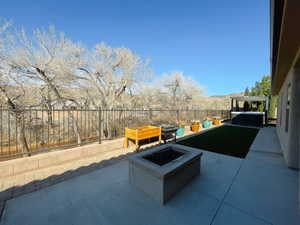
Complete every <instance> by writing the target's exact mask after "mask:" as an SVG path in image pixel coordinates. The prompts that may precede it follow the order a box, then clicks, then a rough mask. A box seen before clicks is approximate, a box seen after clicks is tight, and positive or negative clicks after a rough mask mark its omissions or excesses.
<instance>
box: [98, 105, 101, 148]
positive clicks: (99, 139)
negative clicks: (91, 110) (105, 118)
mask: <svg viewBox="0 0 300 225" xmlns="http://www.w3.org/2000/svg"><path fill="white" fill-rule="evenodd" d="M98 129H99V137H98V143H99V144H101V109H100V107H99V108H98Z"/></svg>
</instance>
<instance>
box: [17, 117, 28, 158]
mask: <svg viewBox="0 0 300 225" xmlns="http://www.w3.org/2000/svg"><path fill="white" fill-rule="evenodd" d="M18 120H19V121H18V124H20V137H19V141H20V143H21V149H22V152H23V153H24V156H30V155H31V154H30V149H29V146H28V143H27V139H26V134H25V132H26V129H25V118H24V115H21V116H19V119H18Z"/></svg>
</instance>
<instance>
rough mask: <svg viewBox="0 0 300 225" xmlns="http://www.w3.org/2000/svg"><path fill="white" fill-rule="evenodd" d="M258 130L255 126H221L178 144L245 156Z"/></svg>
mask: <svg viewBox="0 0 300 225" xmlns="http://www.w3.org/2000/svg"><path fill="white" fill-rule="evenodd" d="M258 131H259V130H258V129H255V128H247V127H235V126H221V127H218V128H215V129H212V130H208V131H206V132H204V133H202V134H199V135H196V136H193V137H191V138H188V139H185V140H182V141H179V142H177V144H181V145H186V146H189V147H193V148H200V149H204V150H208V151H211V152H216V153H221V154H225V155H231V156H236V157H240V158H245V157H246V155H247V153H248V151H249V148H250V146H251V144H252V142H253V140H254V138H255V137H256V135H257V133H258Z"/></svg>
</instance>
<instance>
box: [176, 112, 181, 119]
mask: <svg viewBox="0 0 300 225" xmlns="http://www.w3.org/2000/svg"><path fill="white" fill-rule="evenodd" d="M176 118H177V121H179V120H180V118H179V110H176Z"/></svg>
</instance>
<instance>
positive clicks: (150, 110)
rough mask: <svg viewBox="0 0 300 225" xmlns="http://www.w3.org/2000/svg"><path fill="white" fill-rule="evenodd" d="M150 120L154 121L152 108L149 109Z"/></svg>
mask: <svg viewBox="0 0 300 225" xmlns="http://www.w3.org/2000/svg"><path fill="white" fill-rule="evenodd" d="M149 121H152V109H151V108H150V109H149Z"/></svg>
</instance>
